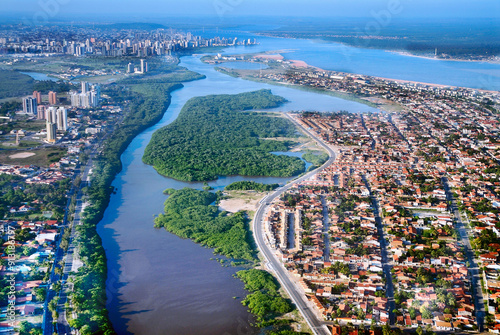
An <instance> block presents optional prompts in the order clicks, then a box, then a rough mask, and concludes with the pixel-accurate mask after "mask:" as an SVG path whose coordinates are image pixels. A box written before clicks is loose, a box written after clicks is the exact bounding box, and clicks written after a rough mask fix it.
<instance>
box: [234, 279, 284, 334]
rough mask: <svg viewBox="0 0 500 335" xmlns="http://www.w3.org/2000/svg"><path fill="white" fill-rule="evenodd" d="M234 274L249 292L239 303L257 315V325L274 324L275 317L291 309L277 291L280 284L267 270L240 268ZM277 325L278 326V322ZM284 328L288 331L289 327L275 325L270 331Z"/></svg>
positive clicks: (278, 330)
mask: <svg viewBox="0 0 500 335" xmlns="http://www.w3.org/2000/svg"><path fill="white" fill-rule="evenodd" d="M236 276H237V277H238V278H240V279H241V281H243V282H244V283H245V289H246V290H248V291H249V292H250V294H248V295H247V297H246V298H245V299H244V300H243V301H242V302H241V303H242V304H243V305H245V306H248V308H250V311H251V312H252V314H254V315H255V316H256V317H257V321H258V322H259V323H258V324H257V325H258V326H260V327H262V326H267V325H272V324H276V322H275V321H276V318H277V317H279V316H281V315H283V314H285V313H288V312H291V311H292V310H293V306H292V304H291V303H290V301H289V300H288V299H285V298H283V297H282V296H281V295H280V293H279V291H278V290H279V287H280V285H279V284H278V282H277V281H276V279H274V277H273V276H272V275H271V274H269V273H268V272H267V271H263V270H257V269H250V270H241V271H238V272H237V273H236ZM277 326H278V327H279V324H278V325H277ZM284 330H287V331H289V329H280V328H278V329H276V327H275V329H273V330H272V331H274V332H280V331H284Z"/></svg>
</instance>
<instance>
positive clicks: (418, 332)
mask: <svg viewBox="0 0 500 335" xmlns="http://www.w3.org/2000/svg"><path fill="white" fill-rule="evenodd" d="M416 332H417V335H423V334H424V330H423V329H422V327H421V326H420V325H419V326H418V327H417V330H416Z"/></svg>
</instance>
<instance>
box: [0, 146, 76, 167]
mask: <svg viewBox="0 0 500 335" xmlns="http://www.w3.org/2000/svg"><path fill="white" fill-rule="evenodd" d="M20 154H22V155H20ZM28 154H33V155H28ZM65 155H66V150H62V149H60V148H42V149H37V150H30V151H25V150H0V164H8V165H37V166H42V167H48V166H49V165H50V164H52V163H55V162H58V161H59V160H60V159H61V157H63V156H65Z"/></svg>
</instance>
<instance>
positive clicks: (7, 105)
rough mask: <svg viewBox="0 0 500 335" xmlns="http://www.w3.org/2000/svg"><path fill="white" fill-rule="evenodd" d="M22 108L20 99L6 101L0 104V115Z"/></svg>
mask: <svg viewBox="0 0 500 335" xmlns="http://www.w3.org/2000/svg"><path fill="white" fill-rule="evenodd" d="M22 108H23V104H22V102H21V101H7V102H4V103H3V104H1V105H0V115H1V116H5V115H7V114H8V113H9V112H16V111H19V110H21V109H22Z"/></svg>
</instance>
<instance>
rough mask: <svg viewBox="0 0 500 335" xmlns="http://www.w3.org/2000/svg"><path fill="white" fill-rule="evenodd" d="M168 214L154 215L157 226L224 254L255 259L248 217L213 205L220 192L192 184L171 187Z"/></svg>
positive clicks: (239, 258) (167, 203)
mask: <svg viewBox="0 0 500 335" xmlns="http://www.w3.org/2000/svg"><path fill="white" fill-rule="evenodd" d="M168 193H169V194H170V196H169V198H168V199H167V200H166V201H165V214H160V215H159V216H158V217H157V218H156V219H155V227H157V228H159V227H165V229H166V230H168V231H169V232H171V233H173V234H175V235H177V236H179V237H182V238H189V239H192V240H193V241H195V242H196V243H200V244H203V245H206V246H209V247H211V248H214V249H215V250H214V252H216V253H220V254H222V255H224V256H227V257H230V258H233V259H238V260H246V261H250V262H253V261H255V250H254V249H253V247H252V243H251V237H250V235H249V232H248V220H247V219H246V217H245V214H244V213H243V212H238V213H235V214H228V213H227V212H220V211H219V210H218V208H217V206H212V205H210V204H211V203H213V202H214V201H215V200H216V199H217V195H216V194H214V193H210V192H207V191H198V190H193V189H190V188H183V189H181V190H177V191H173V190H169V191H168Z"/></svg>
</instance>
